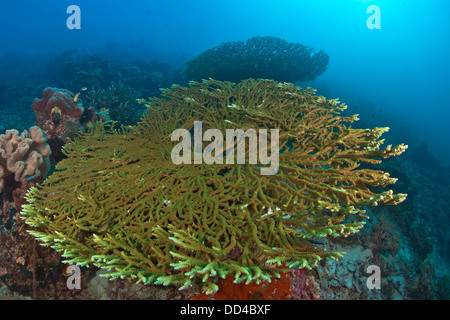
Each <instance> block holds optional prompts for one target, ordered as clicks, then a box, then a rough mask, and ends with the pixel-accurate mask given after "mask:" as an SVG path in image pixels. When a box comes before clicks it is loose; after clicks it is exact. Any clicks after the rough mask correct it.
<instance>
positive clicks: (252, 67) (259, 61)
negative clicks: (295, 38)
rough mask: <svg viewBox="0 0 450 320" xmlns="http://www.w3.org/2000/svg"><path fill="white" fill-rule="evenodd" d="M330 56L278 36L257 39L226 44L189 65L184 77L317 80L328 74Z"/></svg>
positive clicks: (234, 79)
mask: <svg viewBox="0 0 450 320" xmlns="http://www.w3.org/2000/svg"><path fill="white" fill-rule="evenodd" d="M328 61H329V57H328V55H327V54H326V53H325V52H324V51H323V50H320V51H318V52H315V50H314V49H313V48H309V47H307V46H304V45H302V44H300V43H290V42H287V41H286V40H283V39H280V38H276V37H260V36H257V37H253V38H250V39H248V40H247V41H245V42H244V41H234V42H225V43H222V44H221V45H220V46H217V47H214V48H211V49H208V50H206V51H205V52H203V53H201V54H200V55H198V56H197V57H195V58H193V59H192V60H190V61H187V62H186V67H185V69H184V71H183V76H184V77H185V78H186V79H188V80H196V81H200V80H202V79H208V78H213V79H216V80H224V81H232V82H239V81H241V80H244V79H248V78H262V79H272V80H277V81H283V82H304V81H309V80H314V79H315V78H316V77H318V76H319V75H321V74H322V73H324V72H325V71H326V69H327V66H328Z"/></svg>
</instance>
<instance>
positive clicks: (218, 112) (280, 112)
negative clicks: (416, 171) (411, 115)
mask: <svg viewBox="0 0 450 320" xmlns="http://www.w3.org/2000/svg"><path fill="white" fill-rule="evenodd" d="M262 40H265V41H269V40H270V41H271V39H257V41H262ZM323 60H325V59H324V58H323ZM313 69H314V68H313ZM314 70H315V69H314ZM140 102H141V103H143V104H145V105H146V106H147V111H146V113H145V114H144V116H143V118H142V120H141V121H140V122H139V123H138V124H136V125H134V126H129V127H122V128H116V127H114V124H113V123H111V122H103V123H98V124H96V125H95V126H88V128H87V131H86V132H84V133H80V135H79V137H77V138H75V139H74V141H73V142H71V143H69V144H66V145H65V148H64V153H65V155H66V157H65V159H62V160H61V161H60V162H59V163H58V164H57V166H56V170H55V172H54V173H53V174H52V175H51V176H50V177H49V178H47V179H46V180H45V181H44V182H43V183H42V184H40V185H37V186H35V187H32V188H31V189H29V191H28V193H27V196H26V199H27V201H28V204H26V205H24V206H23V210H22V212H21V217H22V218H23V219H24V220H25V222H26V224H27V225H28V231H29V233H31V234H32V235H33V236H34V237H36V239H37V240H39V242H40V243H41V244H42V245H44V246H50V247H52V248H54V249H55V250H57V251H58V252H61V253H62V256H63V257H64V261H65V262H66V263H70V264H78V265H80V266H86V265H95V266H98V267H100V268H103V269H106V270H109V273H108V276H109V277H110V278H118V277H120V278H130V279H134V280H136V281H138V282H142V283H144V284H163V285H173V286H176V287H178V288H180V289H184V288H189V287H197V288H201V289H202V290H203V291H204V292H205V293H206V294H211V293H214V292H216V293H217V294H219V293H220V289H221V287H220V286H222V285H223V286H226V285H227V283H229V281H231V283H232V284H233V285H235V286H236V288H238V286H239V285H242V284H247V285H248V286H251V285H255V284H264V283H269V282H270V281H275V279H278V280H276V281H284V279H285V276H286V275H287V274H293V273H294V274H295V273H297V272H300V271H302V270H305V269H310V268H312V267H315V266H316V265H317V263H318V261H320V260H322V259H337V258H340V257H342V255H343V253H342V252H333V251H327V248H325V247H324V246H321V245H320V244H319V243H321V241H323V239H325V238H327V239H332V238H334V237H346V236H348V235H350V234H353V233H356V232H358V231H359V230H360V229H361V228H362V227H363V225H364V223H365V222H364V220H365V219H366V218H367V217H366V216H365V214H364V213H365V210H364V209H363V208H364V207H365V206H375V205H378V204H386V205H396V204H398V203H400V202H402V201H403V200H404V199H405V197H406V195H405V194H401V193H399V194H394V193H393V191H392V190H385V191H382V188H383V187H386V186H387V185H389V184H392V183H395V181H396V179H394V178H391V177H390V176H389V174H388V173H386V172H383V171H381V170H373V169H370V168H369V166H368V165H370V164H377V163H380V162H381V160H382V159H384V158H388V157H391V156H394V155H398V154H400V153H402V152H403V151H404V150H405V149H406V146H404V145H403V144H401V145H399V146H396V147H392V146H390V145H389V146H387V147H385V148H384V149H382V148H381V147H380V146H381V144H382V143H383V140H382V139H380V137H381V135H382V134H383V133H384V132H386V131H387V130H388V128H374V129H355V128H352V127H351V126H350V125H349V124H350V123H352V122H354V121H356V120H358V118H357V116H356V115H353V116H341V115H340V113H341V111H343V110H344V109H345V108H346V106H345V105H344V104H342V103H340V102H339V101H338V100H328V99H326V98H325V97H323V96H319V95H316V94H315V91H314V90H313V89H310V88H307V89H301V88H299V87H296V86H294V85H293V84H290V83H280V82H277V81H273V80H253V79H247V80H244V81H242V82H240V83H237V84H233V83H230V82H221V81H217V80H212V79H210V80H204V81H203V82H190V84H189V86H187V87H182V86H177V85H174V86H172V87H171V88H170V89H165V90H164V91H163V93H162V97H159V98H153V99H151V100H150V101H144V100H141V101H140ZM49 116H50V117H51V114H50V115H48V114H47V117H49ZM195 121H201V123H202V129H203V130H204V131H205V132H207V130H211V129H216V130H218V131H219V132H220V136H222V137H223V136H226V133H227V130H243V131H244V132H249V131H248V130H250V129H253V130H255V131H256V132H263V131H261V130H266V131H265V133H266V134H267V141H277V144H278V146H279V153H278V154H277V156H278V157H279V164H278V170H277V172H276V173H275V174H270V175H263V174H261V171H260V169H261V167H264V166H265V165H264V164H261V163H256V164H255V163H253V161H250V159H251V155H250V154H249V152H250V149H249V148H247V149H243V150H244V155H245V156H244V157H243V159H244V160H243V162H244V163H241V164H240V163H238V161H237V159H234V161H226V162H225V163H223V162H222V163H220V162H212V163H205V162H204V161H202V162H200V163H195V162H194V161H193V160H194V158H193V157H194V156H195V155H193V154H192V153H186V154H183V156H191V157H192V161H191V164H181V165H180V164H176V163H174V162H173V161H172V152H173V149H174V147H176V145H177V143H176V141H172V139H171V136H172V134H173V132H174V131H175V130H179V129H182V130H186V131H183V132H185V133H186V132H191V133H192V132H193V130H194V127H193V126H194V123H195ZM272 129H274V130H277V133H278V135H277V136H276V137H275V135H274V134H273V133H272V131H271V130H272ZM250 132H251V131H250ZM216 133H217V135H216V136H217V137H218V136H219V134H218V132H216ZM272 135H273V136H272ZM275 138H276V139H275ZM238 139H239V138H238ZM238 139H236V140H238ZM272 139H273V140H272ZM188 140H189V139H187V140H186V141H188ZM203 140H208V139H197V140H196V143H200V144H201V145H200V146H201V149H202V150H205V148H206V147H208V145H206V143H209V142H211V140H209V141H203ZM236 140H235V142H234V144H233V148H234V147H235V146H236V144H238V142H239V141H236ZM219 146H220V145H219V144H218V145H216V148H215V150H214V153H215V154H216V155H217V154H222V155H223V154H226V150H225V148H223V146H222V149H220V148H219ZM2 147H3V145H2ZM269 149H270V148H268V149H267V150H265V151H268V150H269ZM211 152H212V150H211ZM194 153H195V152H194ZM1 156H2V157H1V162H0V168H1V169H2V172H8V174H10V175H11V174H12V173H11V172H10V171H9V169H8V167H7V166H6V164H5V163H6V161H8V158H9V157H11V156H12V154H11V153H2V154H1ZM23 157H26V155H25V156H23ZM23 157H22V158H23ZM233 157H234V155H233ZM241 160H242V159H241ZM241 162H242V161H241ZM33 163H36V162H33ZM362 163H364V164H368V165H365V166H364V167H360V165H361V164H362ZM37 174H38V172H37V171H33V170H31V171H29V174H28V175H26V176H20V177H19V178H20V179H23V178H27V177H28V176H30V175H37ZM374 187H377V188H374ZM309 240H311V241H309ZM301 277H302V273H301V272H300V273H298V274H297V278H301ZM280 283H281V282H280ZM305 283H306V282H305ZM308 283H309V282H308ZM288 286H289V285H288Z"/></svg>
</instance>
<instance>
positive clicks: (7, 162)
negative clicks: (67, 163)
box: [0, 127, 51, 191]
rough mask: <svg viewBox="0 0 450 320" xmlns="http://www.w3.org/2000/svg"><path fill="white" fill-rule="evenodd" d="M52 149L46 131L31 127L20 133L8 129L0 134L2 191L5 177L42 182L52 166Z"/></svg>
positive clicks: (0, 180) (0, 184) (0, 183)
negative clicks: (50, 159)
mask: <svg viewBox="0 0 450 320" xmlns="http://www.w3.org/2000/svg"><path fill="white" fill-rule="evenodd" d="M50 154H51V151H50V147H49V145H48V144H47V139H46V137H45V135H44V132H43V131H42V130H41V129H40V128H39V127H31V128H30V132H28V131H26V130H25V131H24V132H23V133H22V134H20V135H19V132H18V131H17V130H6V133H5V134H2V135H0V191H3V189H4V188H5V179H7V178H8V177H9V176H14V180H15V181H17V182H23V181H25V180H27V179H29V180H33V181H34V182H40V181H42V180H43V179H44V177H45V175H46V174H47V172H48V170H49V168H50V161H49V157H50Z"/></svg>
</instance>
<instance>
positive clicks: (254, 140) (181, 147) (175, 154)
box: [171, 105, 279, 175]
mask: <svg viewBox="0 0 450 320" xmlns="http://www.w3.org/2000/svg"><path fill="white" fill-rule="evenodd" d="M228 107H229V108H234V107H236V106H235V105H230V106H228ZM202 127H203V125H202V122H201V121H194V137H193V139H194V143H193V144H194V145H193V148H194V157H193V158H194V159H193V163H195V164H201V163H202V162H203V161H205V163H207V164H213V163H216V164H223V160H224V159H223V158H224V157H225V158H226V163H227V164H233V163H234V149H235V148H236V151H237V163H238V164H245V153H246V152H245V138H248V141H249V151H248V154H249V162H248V163H249V164H257V158H258V155H259V159H260V163H261V164H268V163H270V167H269V168H261V174H262V175H266V174H275V173H277V172H278V164H279V160H278V153H279V141H278V138H279V132H278V129H271V143H270V156H268V155H267V154H268V153H267V151H268V150H267V129H259V133H258V134H257V133H256V130H255V129H248V130H247V131H244V130H242V129H237V130H233V129H226V145H225V149H224V144H223V142H224V138H223V135H222V132H221V131H220V130H219V129H208V130H207V131H206V132H205V133H204V134H203V133H202ZM258 137H259V138H258ZM180 138H181V139H182V141H181V142H180V143H179V144H177V145H176V146H175V147H174V148H173V149H172V155H171V157H172V161H173V163H175V164H191V160H192V157H191V151H192V150H191V147H192V142H191V140H192V137H191V134H190V132H189V131H188V130H186V129H176V130H175V131H174V132H173V133H172V135H171V140H172V141H178V140H179V139H180ZM213 138H214V141H213V142H212V143H211V144H209V145H208V146H206V148H205V150H204V151H203V149H202V141H205V142H208V141H211V140H212V139H213ZM235 141H236V143H235ZM258 147H259V148H258ZM180 153H182V155H181V156H180ZM213 154H214V155H213Z"/></svg>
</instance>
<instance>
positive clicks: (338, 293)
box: [0, 0, 450, 299]
mask: <svg viewBox="0 0 450 320" xmlns="http://www.w3.org/2000/svg"><path fill="white" fill-rule="evenodd" d="M73 5H74V6H76V8H75V7H72V9H73V8H75V9H73V10H71V9H70V6H73ZM374 6H375V7H374ZM68 9H69V10H68ZM368 9H369V10H368ZM449 9H450V3H449V2H448V1H446V0H430V1H424V0H408V1H407V0H396V1H392V0H373V1H371V0H343V1H333V0H316V1H312V0H280V1H269V0H228V1H219V0H214V1H211V0H193V1H181V0H172V1H171V0H167V1H144V0H134V1H119V0H110V1H98V0H97V1H87V0H70V1H66V0H60V1H55V0H41V1H31V0H28V1H25V0H17V1H7V0H0V30H1V31H0V134H2V133H4V132H5V130H7V129H17V130H19V131H23V130H26V129H28V128H30V127H31V126H33V125H34V122H35V115H34V113H33V110H32V109H31V105H32V103H33V101H34V99H35V98H42V92H43V90H44V89H45V88H46V87H58V88H61V89H67V90H70V91H72V92H73V93H74V94H76V93H80V94H81V95H80V99H83V95H85V93H84V91H83V90H82V88H83V87H86V88H87V91H89V90H91V88H92V87H94V86H96V88H95V89H98V90H100V89H101V90H106V89H108V88H110V86H111V85H113V86H115V87H116V88H119V89H118V90H125V91H122V93H123V92H125V93H124V94H128V95H130V96H132V97H133V98H139V97H143V98H147V97H148V96H152V95H157V94H158V93H159V88H163V87H170V85H172V84H175V83H176V84H181V85H186V84H187V80H188V79H185V78H183V76H182V70H183V68H184V67H185V62H187V61H189V60H191V59H193V58H194V57H196V56H198V55H199V54H201V53H202V52H204V51H205V50H208V49H210V48H212V47H215V46H219V45H220V44H222V43H224V42H230V41H245V40H247V39H249V38H251V37H254V36H272V37H278V38H281V39H284V40H286V41H288V42H290V43H301V44H303V45H306V46H308V47H311V48H314V49H316V50H323V51H325V52H326V53H327V54H328V55H329V58H330V59H329V64H328V67H327V70H326V71H325V72H324V73H323V74H321V75H319V76H317V77H316V78H315V79H314V80H312V81H307V82H303V83H298V85H300V86H302V87H307V86H310V87H313V88H316V89H317V90H318V93H319V94H322V95H325V96H326V97H327V98H333V99H334V98H339V99H340V100H341V101H342V102H344V103H346V104H347V105H348V109H347V111H346V112H347V113H348V114H354V113H357V114H359V115H360V116H359V118H360V119H361V120H360V121H359V123H358V125H357V126H361V127H375V126H377V127H389V128H390V131H389V133H387V134H385V138H386V142H387V143H392V144H399V143H402V142H403V143H405V144H407V145H409V149H408V150H407V151H406V152H405V154H403V155H402V156H400V159H399V160H396V161H397V162H388V163H387V167H386V168H387V171H389V172H391V175H392V176H395V177H398V178H399V182H398V183H397V185H396V188H397V190H396V191H398V192H405V193H408V194H409V197H408V198H407V200H406V202H405V203H404V204H402V205H400V206H398V208H396V209H392V208H389V210H390V211H387V212H384V211H380V212H381V213H382V214H383V215H382V219H381V218H379V217H377V216H374V218H373V219H372V220H371V222H370V223H369V227H368V228H367V231H366V232H370V230H375V229H376V228H381V229H380V230H390V231H384V232H385V233H386V232H387V234H383V235H382V236H383V237H386V238H383V239H384V240H383V241H387V242H388V243H389V242H394V241H396V243H397V244H396V246H397V247H396V248H395V249H392V250H394V251H395V252H396V254H394V253H393V252H394V251H392V252H390V253H389V250H391V249H390V248H385V249H383V250H384V251H383V250H381V249H379V248H374V247H373V245H371V244H369V243H367V240H366V239H364V240H362V239H359V240H358V241H356V242H355V243H346V244H345V245H348V246H353V247H352V248H356V245H358V246H359V247H358V248H363V249H371V250H372V251H373V252H375V251H376V250H378V249H379V252H380V253H379V255H378V256H377V257H378V260H379V261H381V260H382V261H384V265H385V267H386V270H385V271H386V274H388V275H389V277H388V279H386V283H385V286H386V287H389V288H390V289H389V291H387V290H385V291H383V292H381V293H380V292H378V293H377V292H375V291H370V292H369V291H367V292H361V290H362V289H361V286H359V285H356V284H354V285H352V284H350V286H349V287H346V286H345V284H344V283H341V282H339V281H341V280H342V279H343V277H347V274H348V273H347V274H345V275H338V276H337V275H336V274H335V273H333V272H332V271H330V270H329V269H327V268H328V267H327V266H321V268H322V269H323V270H322V269H321V270H320V273H321V274H322V278H324V275H325V274H326V275H327V277H329V279H331V280H330V281H328V282H327V281H326V280H320V281H322V282H321V283H320V287H321V289H322V296H323V297H325V298H338V297H345V298H350V299H353V298H358V297H359V298H361V297H362V298H368V299H397V298H398V299H448V298H449V297H450V292H449V291H448V290H450V289H449V288H450V273H449V271H448V264H449V262H450V254H449V249H450V237H449V233H448V229H447V228H448V227H447V225H448V223H449V222H450V209H449V205H450V203H449V200H448V199H450V197H449V196H450V189H449V182H450V144H449V143H448V137H449V136H450V126H449V124H448V123H449V119H450V80H449V74H450V60H449V56H450V41H449V34H450V25H449V23H448V19H447V15H448V12H449ZM78 10H79V11H78ZM377 10H378V11H377ZM374 15H375V16H374ZM78 24H79V25H78ZM71 26H72V27H74V26H75V27H74V28H71ZM133 72H135V73H139V74H140V75H142V77H136V76H135V73H133ZM121 81H122V82H123V83H125V85H126V86H127V87H126V88H120V84H119V83H120V82H121ZM126 90H129V91H126ZM85 99H86V98H85ZM136 108H138V107H136ZM139 112H142V110H137V109H136V116H135V117H127V118H123V119H121V120H123V121H124V123H125V124H132V123H133V121H135V120H136V119H137V118H138V116H139V115H140V114H141V113H139ZM110 116H111V117H113V113H112V110H110ZM2 203H6V200H3V201H2ZM373 213H374V214H375V213H376V210H375V209H374V212H373ZM378 213H379V212H378ZM3 215H5V213H3ZM3 218H4V219H3V220H4V221H6V218H5V217H3ZM8 226H9V225H8ZM370 226H372V228H374V229H371V228H370ZM380 226H383V228H384V229H383V228H382V227H380ZM0 227H1V228H2V229H7V224H6V223H4V224H3V223H0ZM376 230H378V229H376ZM380 230H379V231H377V232H378V233H377V234H378V236H380V237H382V236H381V235H380V234H381V233H383V231H380ZM394 230H397V233H396V234H395V236H394V235H393V233H394ZM389 232H391V233H389ZM391 238H392V239H394V238H395V239H397V238H398V239H397V240H392V239H391ZM342 245H344V244H342ZM355 250H356V251H357V249H355ZM363 251H364V250H362V251H361V252H363ZM358 252H359V251H358ZM359 257H360V256H359ZM395 257H397V258H398V257H401V258H402V259H403V260H401V262H399V261H396V260H395ZM2 259H3V260H2ZM4 259H5V258H2V257H0V275H1V276H0V283H3V286H6V287H8V281H11V280H8V279H7V278H6V275H7V274H6V273H5V274H4V275H2V272H1V270H9V269H8V268H9V267H8V266H7V265H6V263H5V264H4V265H2V264H1V263H2V261H5V260H4ZM354 259H355V260H354V261H346V262H345V263H347V266H350V265H352V266H353V267H354V268H363V267H365V266H363V265H362V264H358V262H357V260H358V254H355V257H354ZM361 259H362V258H361ZM364 259H366V260H367V261H366V262H367V263H369V264H370V261H369V260H370V259H369V258H364ZM394 260H395V261H396V262H394ZM361 261H362V260H361ZM366 262H364V263H366ZM373 264H376V263H375V262H373ZM402 264H403V266H399V265H402ZM406 265H409V268H410V269H408V268H407V267H406ZM411 265H412V267H411ZM353 267H352V268H353ZM1 268H3V269H1ZM4 272H9V271H4ZM352 274H353V273H352ZM364 276H365V277H366V275H364ZM355 279H356V277H355ZM332 280H335V281H337V283H338V285H336V286H334V282H333V285H331V284H330V282H331V281H332ZM320 281H319V280H317V282H320ZM354 281H355V283H356V282H357V280H354ZM363 287H364V286H363ZM337 288H347V289H346V290H347V291H345V290H344V291H345V292H347V293H342V292H344V291H342V290H338V289H337ZM349 288H353V289H352V290H355V291H358V292H359V296H356V295H355V294H353V293H351V292H348V291H351V290H350V289H349ZM355 288H358V289H355ZM5 290H6V289H5ZM8 290H12V289H11V286H10V287H8ZM24 290H25V289H24ZM25 291H26V290H25ZM21 294H24V292H21ZM25 295H26V294H25ZM0 296H1V291H0Z"/></svg>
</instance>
